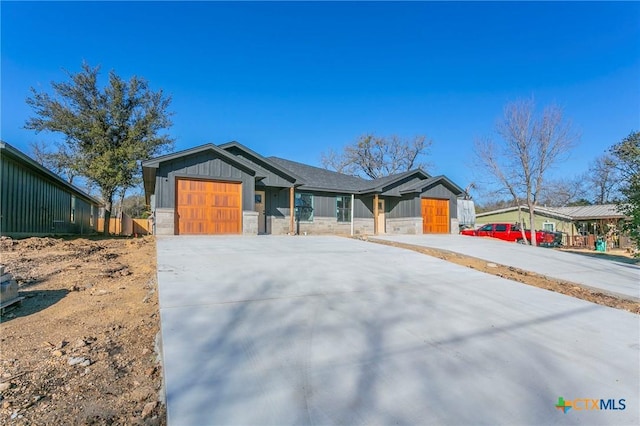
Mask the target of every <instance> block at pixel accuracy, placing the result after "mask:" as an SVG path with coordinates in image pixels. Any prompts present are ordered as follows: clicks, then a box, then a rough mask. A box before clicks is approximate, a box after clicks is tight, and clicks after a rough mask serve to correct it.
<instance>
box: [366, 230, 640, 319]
mask: <svg viewBox="0 0 640 426" xmlns="http://www.w3.org/2000/svg"><path fill="white" fill-rule="evenodd" d="M363 239H364V238H363ZM367 240H368V241H371V242H374V243H377V244H383V245H388V246H393V247H401V248H405V249H409V250H413V251H415V252H418V253H422V254H426V255H429V256H433V257H437V258H440V259H443V260H446V261H448V262H452V263H455V264H458V265H461V266H466V267H468V268H473V269H476V270H478V271H482V272H485V273H487V274H492V275H496V276H498V277H502V278H507V279H509V280H512V281H516V282H519V283H523V284H527V285H531V286H534V287H539V288H544V289H546V290H550V291H554V292H556V293H562V294H566V295H569V296H573V297H576V298H578V299H583V300H587V301H589V302H592V303H597V304H599V305H604V306H609V307H611V308H616V309H622V310H625V311H629V312H633V313H635V314H640V303H638V302H635V301H633V300H626V299H621V298H618V297H614V296H610V295H608V294H604V293H601V292H598V291H593V290H591V289H589V288H587V287H584V286H582V285H580V284H576V283H571V282H568V281H562V280H557V279H554V278H550V277H547V276H544V275H540V274H536V273H534V272H529V271H525V270H522V269H518V268H514V267H512V266H507V265H500V264H496V263H491V262H487V261H486V260H482V259H478V258H476V257H471V256H465V255H463V254H459V253H453V252H451V251H448V250H441V249H434V248H427V247H421V246H416V245H412V244H404V243H396V242H392V241H385V240H378V239H375V238H367ZM505 244H506V243H505ZM548 250H554V249H548ZM579 253H580V254H583V255H587V256H599V257H601V258H608V259H610V260H618V261H620V260H621V259H624V260H623V261H624V262H626V263H632V264H634V263H637V262H638V259H637V258H633V257H632V256H631V255H629V254H625V253H624V252H623V251H622V250H621V251H620V252H619V253H615V254H613V253H609V254H606V253H599V254H594V253H595V252H590V251H587V250H581V251H579Z"/></svg>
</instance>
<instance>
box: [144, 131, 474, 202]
mask: <svg viewBox="0 0 640 426" xmlns="http://www.w3.org/2000/svg"><path fill="white" fill-rule="evenodd" d="M206 151H213V152H215V153H216V154H217V155H218V156H220V157H222V158H224V159H225V160H227V161H229V162H231V163H232V164H235V165H236V166H238V167H239V168H241V169H244V170H246V171H248V172H249V173H250V174H251V175H253V176H255V178H256V181H259V180H263V181H264V182H263V183H265V184H266V185H274V181H271V179H283V180H280V181H277V180H276V182H280V185H285V186H288V185H291V186H295V187H298V188H299V189H301V190H310V191H325V192H335V193H353V194H372V193H382V194H383V195H385V196H396V197H401V196H402V195H404V194H410V193H415V192H422V191H424V190H425V189H427V188H428V187H429V186H432V185H436V184H438V183H442V184H444V185H445V186H446V187H448V188H449V189H450V190H451V191H452V192H454V193H456V194H457V195H459V194H462V193H463V192H464V191H463V190H462V189H461V188H460V187H459V186H457V185H456V184H454V183H453V182H451V181H450V180H449V179H447V178H446V177H445V176H437V177H435V178H432V177H431V176H429V174H427V173H426V172H425V171H423V170H421V169H413V170H409V171H406V172H402V173H396V174H394V175H391V176H385V177H381V178H378V179H373V180H368V179H363V178H361V177H358V176H352V175H347V174H344V173H338V172H335V171H332V170H327V169H323V168H320V167H315V166H310V165H308V164H303V163H299V162H296V161H291V160H286V159H284V158H279V157H263V156H262V155H260V154H258V153H257V152H255V151H253V150H251V149H250V148H247V147H246V146H244V145H242V144H240V143H239V142H236V141H231V142H228V143H225V144H222V145H219V146H216V145H214V144H212V143H208V144H204V145H200V146H196V147H193V148H190V149H186V150H183V151H179V152H175V153H171V154H166V155H163V156H160V157H156V158H153V159H150V160H146V161H143V162H142V171H143V181H144V186H145V194H146V195H147V196H148V195H150V194H151V193H153V192H154V191H155V176H156V169H157V168H158V167H160V164H161V163H163V162H166V161H172V160H175V159H178V158H182V157H185V156H189V155H194V154H198V153H200V152H206ZM276 176H279V177H276ZM265 178H266V179H265ZM285 182H289V183H287V184H285ZM276 185H278V184H276ZM148 201H149V200H148V199H147V202H148Z"/></svg>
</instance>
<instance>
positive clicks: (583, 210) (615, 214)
mask: <svg viewBox="0 0 640 426" xmlns="http://www.w3.org/2000/svg"><path fill="white" fill-rule="evenodd" d="M520 208H521V209H522V210H526V211H529V208H528V207H527V206H520ZM517 209H518V207H506V208H504V209H498V210H493V211H490V212H483V213H478V214H477V215H476V217H483V216H489V215H492V214H496V213H504V212H509V211H512V210H517ZM536 213H539V214H542V215H548V216H558V217H560V218H565V219H573V220H581V219H606V218H624V217H625V215H624V214H623V213H620V212H619V211H618V209H617V206H616V205H615V204H598V205H594V206H574V207H542V206H536Z"/></svg>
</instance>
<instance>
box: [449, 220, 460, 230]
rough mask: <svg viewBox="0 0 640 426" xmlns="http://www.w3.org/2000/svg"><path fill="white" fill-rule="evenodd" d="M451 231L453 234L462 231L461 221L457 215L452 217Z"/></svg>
mask: <svg viewBox="0 0 640 426" xmlns="http://www.w3.org/2000/svg"><path fill="white" fill-rule="evenodd" d="M450 231H451V233H452V234H459V233H460V222H459V221H458V219H456V218H455V217H454V218H452V219H451V228H450Z"/></svg>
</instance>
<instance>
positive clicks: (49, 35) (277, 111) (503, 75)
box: [0, 1, 640, 187]
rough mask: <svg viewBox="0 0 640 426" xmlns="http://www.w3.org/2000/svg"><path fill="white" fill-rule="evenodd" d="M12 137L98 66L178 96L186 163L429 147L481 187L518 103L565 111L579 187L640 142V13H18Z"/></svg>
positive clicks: (208, 5) (177, 125)
mask: <svg viewBox="0 0 640 426" xmlns="http://www.w3.org/2000/svg"><path fill="white" fill-rule="evenodd" d="M0 7H1V9H0V13H1V36H2V39H1V46H2V62H1V72H2V75H1V88H2V95H1V102H2V113H1V118H2V122H1V137H2V139H3V140H4V141H6V142H8V143H10V144H12V145H14V146H16V147H18V148H19V149H22V150H23V151H27V152H28V151H29V142H31V141H36V140H37V141H53V140H55V139H56V136H55V135H52V134H46V133H40V134H37V135H36V134H35V133H34V132H32V131H28V130H25V129H23V126H24V123H25V121H26V119H27V118H28V117H29V116H30V115H31V114H32V111H31V110H30V109H29V108H28V106H27V105H26V104H25V98H26V97H27V96H28V95H29V88H30V87H32V86H33V87H35V88H37V89H38V90H49V88H50V82H51V81H61V80H64V79H65V78H66V77H65V73H64V71H63V69H67V70H69V71H72V72H77V71H79V69H80V65H81V63H82V61H83V60H85V61H87V62H88V63H89V64H91V65H100V66H101V67H102V70H103V77H105V78H106V73H107V72H108V71H109V70H112V69H113V70H114V71H116V73H118V74H119V75H120V76H122V77H124V78H128V77H130V76H131V75H134V74H135V75H138V76H141V77H144V78H146V79H147V80H148V81H149V82H150V85H151V87H152V88H153V89H155V90H157V89H163V90H164V91H165V92H166V93H167V94H170V95H171V96H172V97H173V102H172V107H171V110H172V111H173V112H174V113H175V115H174V117H173V121H174V125H173V127H172V128H171V129H170V134H171V135H172V136H173V137H175V138H176V150H180V149H186V148H189V147H192V146H195V145H200V144H202V143H206V142H213V143H223V142H227V141H230V140H237V141H239V142H241V143H243V144H245V145H247V146H249V147H250V148H252V149H253V150H255V151H257V152H260V153H262V154H264V155H267V156H268V155H276V156H281V157H286V158H288V159H291V160H295V161H300V162H305V163H308V164H312V165H319V162H320V156H321V153H322V152H324V151H326V150H327V149H329V148H334V149H339V148H340V147H341V146H343V145H344V144H346V143H349V142H352V141H353V140H355V139H356V138H357V137H358V136H359V135H361V134H363V133H366V132H374V133H376V134H378V135H391V134H397V135H400V136H404V137H412V136H414V135H416V134H424V135H427V137H429V138H430V139H432V140H433V146H432V148H431V151H430V155H429V157H428V161H429V162H430V163H431V164H432V165H433V166H432V168H431V169H430V172H431V173H432V174H446V175H447V176H449V177H450V178H451V179H452V180H454V181H455V182H456V183H458V184H459V185H460V186H462V187H464V186H466V185H467V184H468V183H469V182H471V181H472V180H474V179H476V176H474V174H473V172H472V170H470V168H469V167H468V164H469V158H470V157H471V156H472V155H473V152H472V146H473V141H474V140H475V139H476V138H478V137H484V136H488V135H491V134H492V132H493V129H494V125H495V122H496V120H497V119H498V118H499V117H500V115H501V113H502V108H503V106H504V105H505V103H507V102H508V101H512V100H515V99H518V98H528V97H532V96H533V97H534V98H535V100H536V102H537V104H538V105H539V106H540V107H542V106H544V105H546V104H548V103H550V102H555V103H557V104H558V105H560V106H562V107H563V108H564V110H565V114H566V116H567V117H569V118H571V120H572V122H573V124H574V126H575V127H576V128H577V129H578V130H579V131H580V132H581V134H582V138H581V142H580V144H579V145H578V147H577V148H576V149H575V150H574V151H573V152H572V154H571V158H570V159H569V161H567V162H565V163H564V164H562V165H561V166H560V167H559V168H558V169H557V170H555V172H554V173H555V175H556V176H567V177H572V176H574V175H576V174H578V173H582V172H584V171H586V170H587V168H588V165H589V163H590V162H591V161H592V160H593V159H594V158H595V157H596V156H598V155H600V154H601V153H603V152H604V151H605V150H606V149H607V148H608V147H609V146H611V145H612V144H614V143H616V142H618V141H620V140H621V139H622V138H623V137H625V136H626V135H628V134H629V133H630V132H631V131H632V130H637V129H640V3H635V2H634V3H610V2H607V3H596V2H586V3H581V2H568V3H550V2H542V3H537V2H532V3H523V2H517V3H508V2H496V3H485V2H471V3H466V2H442V3H436V2H407V3H388V2H375V3H364V2H351V3H338V2H319V3H312V2H284V3H273V2H261V3H249V2H239V3H222V2H192V3H174V2H140V3H133V2H66V3H60V2H44V3H41V2H6V1H2V3H1V5H0Z"/></svg>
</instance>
